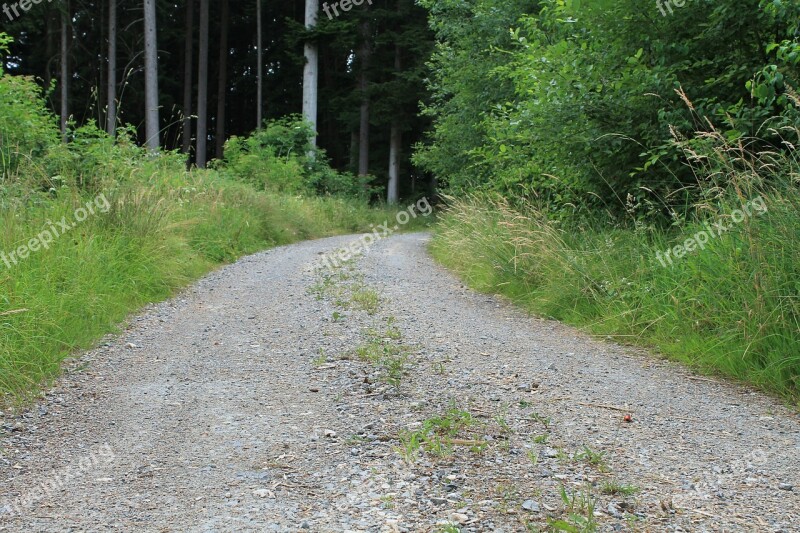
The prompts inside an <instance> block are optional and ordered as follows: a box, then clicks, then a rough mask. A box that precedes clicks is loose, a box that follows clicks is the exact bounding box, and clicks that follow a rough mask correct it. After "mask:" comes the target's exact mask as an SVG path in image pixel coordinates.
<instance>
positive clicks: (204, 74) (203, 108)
mask: <svg viewBox="0 0 800 533" xmlns="http://www.w3.org/2000/svg"><path fill="white" fill-rule="evenodd" d="M207 107H208V0H200V54H199V57H198V64H197V166H198V168H206V144H207V141H208V109H207Z"/></svg>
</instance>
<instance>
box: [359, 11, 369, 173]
mask: <svg viewBox="0 0 800 533" xmlns="http://www.w3.org/2000/svg"><path fill="white" fill-rule="evenodd" d="M360 30H361V51H360V55H361V74H360V76H359V80H358V90H359V92H360V93H361V110H360V120H359V137H358V175H359V176H366V175H367V174H369V104H370V102H369V91H368V89H369V75H368V73H367V69H368V68H369V62H370V57H371V55H372V49H371V47H370V24H369V21H368V20H365V21H364V22H362V23H361V29H360Z"/></svg>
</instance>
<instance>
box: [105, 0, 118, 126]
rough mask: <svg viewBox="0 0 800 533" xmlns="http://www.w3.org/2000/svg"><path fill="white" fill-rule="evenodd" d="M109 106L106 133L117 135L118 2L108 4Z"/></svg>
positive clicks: (107, 108) (112, 0)
mask: <svg viewBox="0 0 800 533" xmlns="http://www.w3.org/2000/svg"><path fill="white" fill-rule="evenodd" d="M107 94H108V105H107V107H106V132H108V134H109V135H111V136H112V137H114V136H115V135H116V133H117V0H109V2H108V85H107Z"/></svg>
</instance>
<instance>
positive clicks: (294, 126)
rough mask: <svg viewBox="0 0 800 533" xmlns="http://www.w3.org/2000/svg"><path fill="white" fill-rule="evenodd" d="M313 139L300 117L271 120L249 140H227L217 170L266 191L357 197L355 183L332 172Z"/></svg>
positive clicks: (350, 176)
mask: <svg viewBox="0 0 800 533" xmlns="http://www.w3.org/2000/svg"><path fill="white" fill-rule="evenodd" d="M313 137H314V130H313V129H312V127H311V125H310V124H308V123H307V122H305V121H304V120H303V119H302V118H301V117H299V116H296V115H291V116H288V117H284V118H282V119H278V120H274V121H270V122H267V123H266V124H265V126H264V128H262V129H261V130H258V131H255V132H253V133H252V134H251V135H250V136H248V137H245V138H242V137H232V138H231V139H229V140H228V141H227V143H226V144H225V160H224V161H222V162H218V163H217V164H216V167H217V168H219V169H220V170H222V171H223V172H225V173H227V174H228V175H229V176H235V177H236V178H237V179H242V180H244V181H246V182H247V183H250V184H251V185H254V186H256V187H258V188H261V189H265V190H271V191H276V192H285V193H290V194H330V195H343V196H359V195H360V194H361V193H362V188H361V186H360V185H359V182H358V180H357V179H356V178H355V177H354V176H353V175H352V174H349V173H341V172H338V171H336V170H334V169H332V168H331V166H330V165H329V164H328V161H327V158H326V157H325V152H324V151H322V150H319V149H316V148H314V147H313V145H312V144H311V140H312V139H313Z"/></svg>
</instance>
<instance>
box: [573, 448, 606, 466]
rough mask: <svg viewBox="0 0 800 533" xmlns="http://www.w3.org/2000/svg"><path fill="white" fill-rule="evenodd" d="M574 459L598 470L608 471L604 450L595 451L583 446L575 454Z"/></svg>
mask: <svg viewBox="0 0 800 533" xmlns="http://www.w3.org/2000/svg"><path fill="white" fill-rule="evenodd" d="M575 459H577V460H579V461H583V462H585V463H588V464H590V465H592V466H594V467H595V468H597V470H598V471H600V472H608V471H609V468H608V464H606V454H605V452H596V451H594V450H592V449H591V448H589V447H588V446H584V447H583V450H581V451H580V452H578V453H577V454H575Z"/></svg>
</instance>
